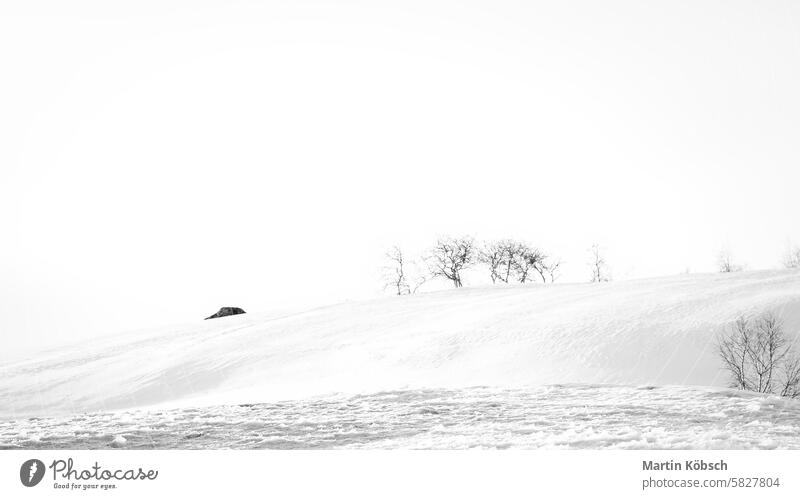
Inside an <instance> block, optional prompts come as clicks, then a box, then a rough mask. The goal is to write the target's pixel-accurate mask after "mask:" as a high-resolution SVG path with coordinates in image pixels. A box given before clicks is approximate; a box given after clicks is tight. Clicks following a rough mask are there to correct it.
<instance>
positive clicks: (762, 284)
mask: <svg viewBox="0 0 800 499" xmlns="http://www.w3.org/2000/svg"><path fill="white" fill-rule="evenodd" d="M768 310H771V311H775V312H777V313H778V314H780V316H781V317H782V318H783V320H784V322H785V325H786V328H787V332H788V333H789V334H790V336H791V337H792V338H796V337H797V336H796V332H797V331H798V330H800V273H797V272H789V271H765V272H745V273H735V274H725V275H723V274H709V275H684V276H677V277H669V278H658V279H647V280H636V281H622V282H612V283H603V284H555V285H539V284H532V285H521V286H507V287H506V286H494V287H479V288H462V289H458V290H452V291H442V292H434V293H423V294H418V295H414V296H402V297H387V298H381V299H376V300H372V301H364V302H351V303H342V304H338V305H333V306H330V307H324V308H317V309H313V310H308V311H305V312H301V313H294V314H288V315H276V314H272V315H269V314H266V315H258V314H246V315H239V316H231V317H226V318H221V319H215V320H213V321H203V320H202V319H201V320H198V321H196V322H194V323H191V324H186V325H183V326H180V327H168V328H162V329H156V330H148V331H141V332H135V333H127V334H121V335H117V336H113V337H108V338H105V339H103V340H101V341H91V342H86V343H84V344H79V345H74V346H71V347H68V348H61V349H58V350H55V351H50V352H42V353H41V354H39V355H37V356H36V357H35V358H29V359H25V360H19V361H15V362H10V363H5V364H4V365H0V401H2V403H1V404H0V417H3V418H19V417H27V416H52V415H56V414H68V413H83V412H92V411H106V410H118V409H128V408H138V407H153V406H156V407H160V408H171V407H191V406H200V405H215V404H230V403H245V402H246V403H256V402H268V401H275V400H281V399H298V398H303V397H309V396H315V395H323V394H329V393H336V392H338V393H351V394H355V393H371V392H378V391H381V390H397V389H419V388H433V387H437V388H459V387H469V386H502V387H516V386H528V385H541V384H553V383H595V384H597V383H601V384H606V383H607V384H619V385H706V386H724V385H725V384H726V378H725V374H724V373H723V372H722V371H720V369H719V362H718V360H717V358H716V352H715V336H716V335H717V334H718V333H719V332H720V331H722V329H723V328H724V327H725V326H726V325H727V324H729V323H730V322H731V321H733V320H734V319H735V318H736V317H737V316H739V315H741V314H748V313H760V312H763V311H768Z"/></svg>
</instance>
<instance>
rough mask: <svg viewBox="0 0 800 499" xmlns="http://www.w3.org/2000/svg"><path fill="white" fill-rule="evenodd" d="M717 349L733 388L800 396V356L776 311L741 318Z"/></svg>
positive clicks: (721, 340) (718, 344)
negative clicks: (749, 317)
mask: <svg viewBox="0 0 800 499" xmlns="http://www.w3.org/2000/svg"><path fill="white" fill-rule="evenodd" d="M717 352H718V355H719V357H720V359H721V360H722V364H723V368H724V369H725V370H726V371H727V372H728V374H729V375H730V378H731V387H732V388H738V389H739V390H749V391H753V392H758V393H775V394H779V395H781V396H784V397H791V398H796V397H798V395H800V357H798V356H797V354H796V353H795V351H794V349H793V348H792V346H791V345H789V344H788V341H787V338H786V334H785V332H784V328H783V323H782V322H781V320H780V319H779V318H778V317H777V316H776V315H775V314H772V313H767V314H763V315H761V316H760V317H758V318H756V319H748V318H746V317H740V318H739V319H737V320H736V322H735V323H734V325H733V327H732V328H730V330H729V331H728V333H727V334H726V335H724V336H722V337H721V338H719V339H718V343H717Z"/></svg>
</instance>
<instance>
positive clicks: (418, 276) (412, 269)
mask: <svg viewBox="0 0 800 499" xmlns="http://www.w3.org/2000/svg"><path fill="white" fill-rule="evenodd" d="M386 259H387V260H388V262H389V263H388V264H387V265H386V266H385V267H384V268H383V271H384V281H385V282H386V285H385V286H384V289H387V288H391V289H392V292H394V293H395V294H397V295H410V294H414V293H416V292H417V290H418V289H419V288H420V286H422V285H423V284H425V282H426V281H427V279H428V278H427V276H426V275H425V273H423V272H421V271H420V269H419V263H418V262H417V261H415V260H412V261H409V260H407V259H406V257H405V255H404V254H403V251H402V250H401V249H400V247H399V246H393V247H392V248H391V249H390V250H389V251H388V252H386Z"/></svg>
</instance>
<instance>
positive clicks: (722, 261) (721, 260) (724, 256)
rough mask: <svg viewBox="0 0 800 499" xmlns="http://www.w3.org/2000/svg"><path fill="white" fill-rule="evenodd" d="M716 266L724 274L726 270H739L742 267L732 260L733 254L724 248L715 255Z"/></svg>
mask: <svg viewBox="0 0 800 499" xmlns="http://www.w3.org/2000/svg"><path fill="white" fill-rule="evenodd" d="M717 268H718V269H719V271H720V272H722V273H723V274H725V273H728V272H740V271H741V270H742V269H743V268H744V267H742V266H741V265H738V264H736V263H735V262H734V260H733V254H732V253H731V251H730V250H729V249H727V248H726V249H723V250H722V251H720V252H719V254H718V255H717Z"/></svg>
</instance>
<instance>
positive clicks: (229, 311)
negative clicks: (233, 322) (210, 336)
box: [205, 307, 246, 320]
mask: <svg viewBox="0 0 800 499" xmlns="http://www.w3.org/2000/svg"><path fill="white" fill-rule="evenodd" d="M244 313H246V312H245V311H244V310H242V309H241V308H239V307H222V308H221V309H219V312H217V313H216V314H214V315H212V316H210V317H206V319H205V320H208V319H216V318H217V317H225V316H228V315H238V314H244Z"/></svg>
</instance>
